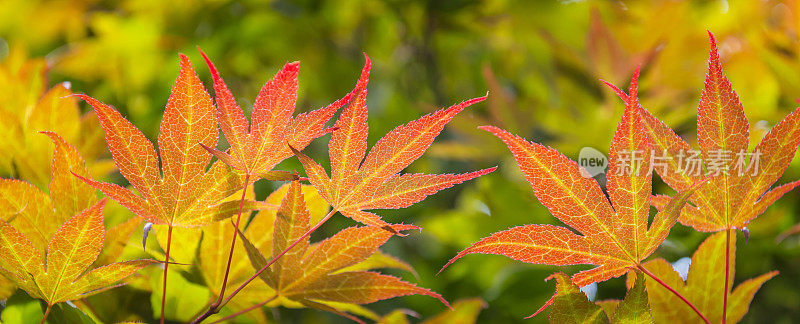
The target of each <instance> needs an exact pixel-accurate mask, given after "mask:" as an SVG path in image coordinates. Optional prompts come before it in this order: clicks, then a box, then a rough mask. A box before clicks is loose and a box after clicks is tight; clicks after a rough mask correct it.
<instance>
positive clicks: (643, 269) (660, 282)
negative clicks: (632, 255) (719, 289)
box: [636, 264, 711, 324]
mask: <svg viewBox="0 0 800 324" xmlns="http://www.w3.org/2000/svg"><path fill="white" fill-rule="evenodd" d="M636 268H638V269H639V270H641V271H642V272H644V273H645V274H646V275H648V276H650V278H653V280H655V281H656V282H658V283H659V284H661V285H662V286H664V288H667V290H669V291H671V292H672V293H673V294H675V296H678V298H680V299H681V300H682V301H683V302H684V303H686V305H689V307H691V308H692V310H693V311H694V312H695V313H697V316H700V318H701V319H703V322H706V324H711V321H709V320H708V318H706V317H705V316H704V315H703V313H700V310H698V309H697V307H694V305H692V303H691V302H690V301H689V300H687V299H686V298H685V297H683V295H681V294H680V293H679V292H677V291H675V289H672V287H670V286H669V285H668V284H667V283H666V282H663V281H661V279H658V277H656V275H654V274H653V273H652V272H650V271H649V270H647V269H646V268H645V267H643V266H642V265H641V264H637V265H636Z"/></svg>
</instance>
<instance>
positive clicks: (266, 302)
mask: <svg viewBox="0 0 800 324" xmlns="http://www.w3.org/2000/svg"><path fill="white" fill-rule="evenodd" d="M275 298H278V295H277V294H275V296H272V297H270V298H269V299H267V300H265V301H263V302H260V303H258V304H255V305H253V306H250V307H248V308H245V309H243V310H240V311H238V312H236V313H233V314H231V315H228V316H225V317H223V318H220V319H218V320H216V321H213V322H211V323H209V324H216V323H222V322H224V321H227V320H229V319H231V318H234V317H236V316H239V315H242V314H244V313H247V312H249V311H251V310H254V309H256V308H259V307H261V306H264V305H266V304H268V303H269V302H271V301H273V300H275Z"/></svg>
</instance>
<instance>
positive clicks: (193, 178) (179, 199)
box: [79, 55, 242, 227]
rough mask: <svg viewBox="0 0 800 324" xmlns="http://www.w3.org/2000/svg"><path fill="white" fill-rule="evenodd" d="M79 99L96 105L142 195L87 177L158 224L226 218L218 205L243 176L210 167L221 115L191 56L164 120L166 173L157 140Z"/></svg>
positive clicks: (123, 168) (118, 158)
mask: <svg viewBox="0 0 800 324" xmlns="http://www.w3.org/2000/svg"><path fill="white" fill-rule="evenodd" d="M79 97H80V98H82V99H83V100H85V101H86V102H88V103H89V104H91V105H92V107H93V108H94V110H95V113H96V114H97V116H98V118H99V120H100V124H101V125H102V127H103V130H104V131H105V134H106V141H107V142H108V147H109V149H110V150H111V155H112V156H113V157H114V162H115V163H116V164H117V167H118V168H119V170H120V172H121V173H122V175H123V176H125V178H126V179H127V180H128V181H129V182H130V183H131V185H132V186H133V188H134V189H136V190H137V191H138V193H139V195H140V196H137V195H135V194H133V193H132V192H131V191H130V190H128V189H125V188H121V187H119V186H116V185H113V184H106V183H100V182H97V181H94V180H90V179H88V178H84V181H86V182H87V183H89V184H90V185H92V186H93V187H95V188H97V189H99V190H101V191H103V192H104V193H105V194H106V195H107V196H109V197H110V198H111V199H114V200H116V201H117V202H119V203H120V204H121V205H123V206H125V207H127V208H128V209H130V210H131V211H132V212H133V213H135V214H136V215H138V216H140V217H142V218H144V219H145V220H147V221H148V222H150V223H153V224H165V225H171V226H178V227H198V226H204V225H208V224H209V223H211V222H212V221H213V219H214V218H215V217H216V218H221V217H222V216H220V215H217V212H218V210H217V208H216V205H218V204H219V203H220V202H221V200H222V199H224V198H226V197H228V196H230V195H231V194H232V193H234V192H235V191H236V190H239V189H241V188H240V187H241V185H242V184H241V182H242V177H241V175H240V174H238V173H237V172H235V171H234V170H232V169H230V168H229V167H227V166H226V165H224V163H222V162H216V163H214V164H213V165H211V167H210V168H209V169H208V171H206V166H207V165H208V163H209V162H210V160H211V154H209V153H208V152H207V151H206V150H205V149H204V148H203V145H205V146H207V147H213V146H215V145H216V144H217V126H216V117H215V113H214V107H213V105H212V104H211V97H209V95H208V93H206V91H205V89H204V87H203V84H202V83H201V82H200V80H199V79H198V78H197V75H196V74H195V72H194V70H193V68H192V65H191V63H190V62H189V58H188V57H186V56H184V55H181V68H180V72H179V73H178V78H177V80H176V81H175V85H174V86H173V88H172V93H171V95H170V98H169V100H168V101H167V106H166V109H165V111H164V117H163V118H162V120H161V131H160V132H159V136H158V144H159V145H158V147H159V153H160V158H161V159H160V160H161V168H160V170H161V172H159V162H158V161H159V159H158V158H157V156H156V151H155V149H154V148H153V144H152V143H151V142H150V141H149V140H147V138H145V136H144V134H142V133H141V132H140V131H139V130H138V129H137V128H136V127H135V126H133V124H131V123H130V122H129V121H128V120H126V119H125V118H123V117H122V115H120V113H119V112H117V111H116V110H115V109H114V108H112V107H109V106H108V105H106V104H103V103H101V102H99V101H97V100H95V99H94V98H91V97H89V96H86V95H79ZM162 173H163V175H162ZM229 212H230V213H233V212H235V210H232V209H231V210H230V211H229Z"/></svg>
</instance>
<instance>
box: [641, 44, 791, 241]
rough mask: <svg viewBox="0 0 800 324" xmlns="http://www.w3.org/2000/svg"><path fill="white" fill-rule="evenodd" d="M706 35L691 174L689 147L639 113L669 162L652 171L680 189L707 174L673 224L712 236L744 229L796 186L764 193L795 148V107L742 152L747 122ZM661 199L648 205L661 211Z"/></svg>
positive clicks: (651, 140)
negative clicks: (697, 156)
mask: <svg viewBox="0 0 800 324" xmlns="http://www.w3.org/2000/svg"><path fill="white" fill-rule="evenodd" d="M709 37H710V39H711V52H710V57H709V61H708V73H707V74H706V81H705V87H704V89H703V92H702V95H701V99H700V104H699V105H698V107H697V138H698V142H699V144H700V150H699V152H700V153H701V154H702V162H703V165H699V167H700V169H697V171H696V172H695V170H694V169H690V168H688V167H687V163H688V159H689V157H688V156H689V155H690V154H691V153H690V150H691V146H689V144H687V143H686V142H685V141H684V140H683V139H681V138H680V137H678V136H677V135H676V134H675V132H673V131H672V130H671V129H670V128H669V127H668V126H666V124H664V123H663V122H661V121H660V120H658V119H657V118H656V117H654V116H653V115H651V114H650V113H649V112H647V111H646V110H644V109H643V108H640V110H641V115H642V122H643V124H644V125H645V130H646V132H647V135H648V136H647V137H648V141H649V143H650V145H651V146H652V147H653V149H654V150H655V152H657V153H658V152H664V153H665V154H664V156H665V158H666V159H667V160H668V161H669V162H668V164H667V165H666V167H665V168H655V170H656V171H657V172H658V173H659V175H660V176H661V177H662V179H664V181H665V182H666V183H667V184H668V185H669V186H670V187H672V188H673V189H675V190H684V189H685V188H688V187H689V186H691V185H692V184H693V183H694V182H695V181H696V180H697V179H698V178H699V177H701V176H702V174H700V173H701V172H707V174H710V176H711V180H710V181H709V183H708V184H707V185H704V186H702V187H701V188H699V189H698V190H697V191H696V192H695V193H694V195H692V197H691V199H690V201H691V202H692V205H693V206H696V208H695V207H692V208H685V209H684V210H683V212H682V213H681V217H680V218H679V221H680V222H681V223H682V224H685V225H687V226H691V227H693V228H694V229H696V230H698V231H704V232H716V231H722V230H725V229H730V228H744V227H746V226H747V225H748V223H749V222H750V220H752V219H753V218H755V217H757V216H758V215H760V214H761V213H763V212H764V211H765V210H766V208H767V207H768V206H769V205H771V204H772V203H773V202H775V201H776V200H777V199H778V198H780V197H781V196H782V195H783V194H784V193H786V192H788V191H789V190H792V189H794V187H796V186H797V185H798V184H800V183H798V182H793V183H791V184H786V185H784V186H781V187H778V188H775V189H773V190H771V191H768V190H769V188H770V187H771V186H772V184H773V183H775V181H777V180H778V178H780V177H781V175H782V174H783V172H784V171H785V170H786V168H787V167H788V166H789V162H791V160H792V158H793V157H794V154H795V152H796V151H797V147H798V145H800V109H795V111H793V112H792V113H791V114H789V115H788V116H786V117H785V118H784V119H783V120H782V121H780V122H779V123H778V124H776V125H775V126H773V127H772V129H770V131H769V132H768V133H767V134H766V135H765V136H764V137H763V138H762V139H761V142H760V143H758V145H756V146H755V148H754V149H753V150H752V151H748V150H747V148H748V142H749V138H750V135H749V122H748V120H747V117H746V116H745V115H744V109H743V108H742V104H741V103H740V102H739V98H738V96H737V95H736V92H735V91H734V90H733V88H732V86H731V84H730V82H729V81H728V79H727V78H726V77H725V75H724V73H723V71H722V66H721V64H720V62H719V55H718V53H717V45H716V41H715V40H714V36H713V35H711V34H710V33H709ZM697 162H700V161H699V160H697ZM703 166H704V167H705V168H704V169H705V171H704V169H703ZM664 201H665V200H664V199H655V200H654V201H653V203H654V205H656V206H657V207H659V208H662V207H663V206H664Z"/></svg>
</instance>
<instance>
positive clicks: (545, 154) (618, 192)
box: [440, 70, 695, 315]
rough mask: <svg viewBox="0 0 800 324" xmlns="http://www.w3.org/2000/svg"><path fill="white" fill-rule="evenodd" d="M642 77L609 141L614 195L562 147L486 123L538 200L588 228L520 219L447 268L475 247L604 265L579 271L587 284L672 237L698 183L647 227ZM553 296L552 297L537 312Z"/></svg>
mask: <svg viewBox="0 0 800 324" xmlns="http://www.w3.org/2000/svg"><path fill="white" fill-rule="evenodd" d="M637 80H638V70H637V72H636V73H635V74H634V77H633V79H632V81H631V85H630V89H629V93H630V95H629V96H627V100H625V112H624V113H623V115H622V120H621V121H620V123H619V125H618V127H617V131H616V133H615V134H614V140H613V142H612V144H611V147H610V148H609V172H608V174H607V175H606V176H607V179H608V183H607V189H608V195H609V198H610V200H611V201H610V203H609V200H608V199H607V198H606V196H605V194H603V191H602V189H601V188H600V186H599V185H598V184H597V182H596V181H595V180H594V179H592V178H587V177H584V176H582V175H581V174H582V172H581V168H580V167H579V166H578V164H577V163H575V162H574V161H572V160H570V159H568V158H567V157H565V156H564V155H562V154H561V153H559V152H558V151H556V150H554V149H552V148H549V147H546V146H543V145H541V144H537V143H532V142H528V141H526V140H525V139H523V138H521V137H518V136H515V135H512V134H511V133H508V132H506V131H504V130H501V129H499V128H497V127H493V126H483V127H482V129H484V130H486V131H489V132H491V133H493V134H494V135H495V136H497V137H499V138H500V139H502V140H503V142H505V144H506V145H507V146H508V148H509V149H510V150H511V152H512V154H513V155H514V158H515V159H516V161H517V164H518V165H519V167H520V168H521V169H522V173H523V174H524V175H525V178H526V179H527V180H528V182H529V183H530V184H531V186H532V187H533V190H534V194H535V195H536V197H537V198H538V199H539V201H540V202H541V203H542V204H543V205H544V206H545V207H547V208H548V209H549V210H550V212H551V213H552V214H553V216H555V217H556V218H558V219H560V220H561V221H562V222H564V223H565V224H566V225H568V226H569V227H571V228H573V229H575V230H577V231H578V232H580V233H581V234H582V235H578V234H575V233H574V232H573V231H571V230H570V229H568V228H565V227H558V226H553V225H525V226H519V227H515V228H512V229H509V230H506V231H501V232H497V233H494V234H492V235H491V236H489V237H486V238H484V239H482V240H480V241H478V242H477V243H475V244H473V245H472V246H470V247H469V248H467V249H465V250H463V251H461V252H460V253H458V255H456V256H455V257H454V258H452V259H451V260H450V261H449V262H448V263H447V264H446V265H445V266H444V267H443V268H442V270H444V268H446V267H447V266H449V265H450V264H452V263H453V262H455V261H456V260H458V259H460V258H462V257H463V256H465V255H467V254H472V253H486V254H499V255H505V256H508V257H510V258H512V259H515V260H519V261H523V262H528V263H537V264H552V265H570V264H593V265H597V266H598V267H596V268H593V269H590V270H586V271H582V272H579V273H577V274H575V275H573V277H572V280H573V281H574V282H575V284H577V285H579V286H585V285H588V284H591V283H595V282H599V281H604V280H607V279H609V278H613V277H619V276H621V275H623V274H625V273H627V272H628V271H630V270H631V269H632V268H637V267H640V263H641V261H642V260H644V259H645V258H647V257H648V256H649V255H650V254H652V253H653V252H654V251H655V250H656V248H658V246H659V245H660V244H661V242H663V241H664V239H665V238H666V237H667V235H668V234H669V231H670V229H671V228H672V226H673V225H674V224H675V221H676V219H677V217H678V214H679V211H680V210H681V208H682V207H683V205H684V204H685V203H686V199H687V198H688V196H689V195H690V194H691V192H692V191H693V190H694V189H695V187H691V188H689V189H687V190H685V191H683V192H681V193H679V194H678V195H676V196H675V197H674V198H673V199H672V200H671V201H670V203H669V205H668V206H667V207H666V208H664V209H663V210H661V211H660V212H659V213H658V214H657V215H656V216H655V218H654V220H653V222H652V224H650V226H649V227H648V216H649V209H650V195H651V172H650V169H649V167H650V158H649V152H650V149H649V145H648V143H647V140H646V135H645V133H644V130H643V128H642V124H641V120H640V119H639V109H638V106H639V103H638V99H637V95H636V93H637ZM633 152H642V153H643V156H641V159H640V160H638V161H639V162H640V163H635V161H636V160H633V159H632V155H633V154H634V153H633ZM626 154H627V157H626ZM626 159H627V160H626ZM626 163H628V164H626ZM629 166H630V168H627V167H629ZM440 272H441V271H440ZM552 301H553V299H552V298H551V299H550V301H548V303H547V304H545V305H544V306H543V307H542V308H541V309H539V311H537V312H536V313H539V312H540V311H541V310H543V309H544V308H546V307H547V306H548V305H549V304H550V303H552ZM534 315H536V314H534Z"/></svg>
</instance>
